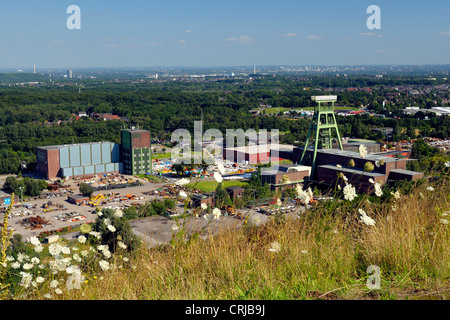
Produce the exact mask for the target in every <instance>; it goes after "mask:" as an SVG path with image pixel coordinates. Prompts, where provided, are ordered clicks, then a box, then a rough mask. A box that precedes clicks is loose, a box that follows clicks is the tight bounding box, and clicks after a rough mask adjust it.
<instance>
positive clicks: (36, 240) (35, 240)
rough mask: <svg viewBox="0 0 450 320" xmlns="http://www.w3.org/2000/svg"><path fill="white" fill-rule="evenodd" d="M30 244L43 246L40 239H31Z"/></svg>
mask: <svg viewBox="0 0 450 320" xmlns="http://www.w3.org/2000/svg"><path fill="white" fill-rule="evenodd" d="M30 242H31V244H32V245H33V246H39V245H40V244H41V242H40V241H39V239H38V238H37V237H31V238H30Z"/></svg>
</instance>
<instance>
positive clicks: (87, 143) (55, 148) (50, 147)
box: [36, 141, 114, 150]
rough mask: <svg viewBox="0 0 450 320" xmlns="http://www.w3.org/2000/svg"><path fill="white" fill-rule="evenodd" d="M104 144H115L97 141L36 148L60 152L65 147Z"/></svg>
mask: <svg viewBox="0 0 450 320" xmlns="http://www.w3.org/2000/svg"><path fill="white" fill-rule="evenodd" d="M103 143H114V142H110V141H97V142H85V143H73V144H60V145H56V146H41V147H36V149H43V150H58V149H61V148H64V147H73V146H82V145H93V144H103Z"/></svg>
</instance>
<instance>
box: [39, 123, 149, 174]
mask: <svg viewBox="0 0 450 320" xmlns="http://www.w3.org/2000/svg"><path fill="white" fill-rule="evenodd" d="M121 143H122V145H120V144H118V143H113V142H107V141H105V142H89V143H80V144H70V145H57V146H45V147H37V148H36V160H37V163H36V171H37V174H39V175H40V176H41V177H43V178H45V179H47V180H51V179H55V178H57V177H66V178H76V177H91V176H95V175H101V174H107V173H124V174H132V175H134V174H139V173H148V172H151V163H152V161H151V139H150V131H147V130H141V129H136V128H134V127H132V128H131V129H124V130H121Z"/></svg>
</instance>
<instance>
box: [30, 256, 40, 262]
mask: <svg viewBox="0 0 450 320" xmlns="http://www.w3.org/2000/svg"><path fill="white" fill-rule="evenodd" d="M39 262H41V261H40V260H39V258H38V257H33V258H31V263H32V264H38V263H39Z"/></svg>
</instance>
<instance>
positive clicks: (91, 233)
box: [89, 231, 101, 239]
mask: <svg viewBox="0 0 450 320" xmlns="http://www.w3.org/2000/svg"><path fill="white" fill-rule="evenodd" d="M89 234H90V235H91V236H93V237H95V238H97V239H101V234H100V232H98V231H91V232H89Z"/></svg>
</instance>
